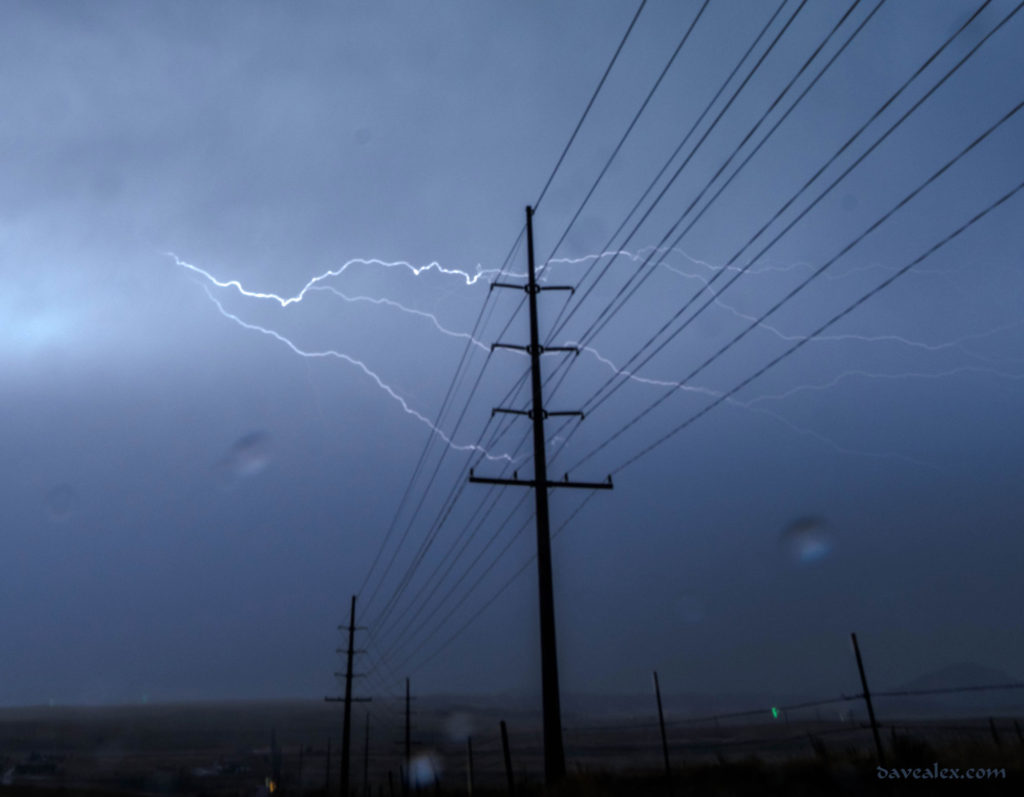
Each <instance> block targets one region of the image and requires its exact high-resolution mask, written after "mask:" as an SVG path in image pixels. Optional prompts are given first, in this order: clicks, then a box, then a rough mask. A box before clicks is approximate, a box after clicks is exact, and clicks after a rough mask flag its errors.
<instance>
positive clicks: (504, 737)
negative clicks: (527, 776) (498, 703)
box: [501, 720, 516, 794]
mask: <svg viewBox="0 0 1024 797" xmlns="http://www.w3.org/2000/svg"><path fill="white" fill-rule="evenodd" d="M501 750H502V753H503V754H504V756H505V778H506V780H507V781H508V793H509V794H515V793H516V777H515V775H514V774H512V754H511V753H510V752H509V749H508V728H507V727H506V726H505V720H502V721H501Z"/></svg>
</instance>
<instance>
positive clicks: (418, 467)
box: [356, 225, 526, 608]
mask: <svg viewBox="0 0 1024 797" xmlns="http://www.w3.org/2000/svg"><path fill="white" fill-rule="evenodd" d="M525 233H526V226H525V225H524V226H523V228H522V229H521V230H520V231H519V235H518V236H516V240H515V241H514V242H513V244H512V246H511V248H510V249H509V252H508V254H507V255H506V256H505V260H504V262H503V263H502V266H501V269H500V270H499V273H501V272H503V271H504V270H505V268H506V267H507V266H508V264H509V262H510V261H511V260H512V258H513V257H514V256H515V253H516V251H518V249H519V246H520V245H521V244H522V240H523V236H524V235H525ZM489 299H490V292H488V295H487V296H486V297H484V303H483V305H482V306H481V308H480V313H479V314H478V315H477V319H476V322H475V323H474V324H473V329H472V331H471V332H470V334H469V338H468V339H467V340H466V347H465V349H463V352H462V356H461V357H460V359H459V364H458V365H457V366H456V369H455V375H454V376H453V377H452V380H451V382H450V383H449V386H448V390H447V392H446V393H445V397H444V399H443V400H442V402H441V407H440V409H439V410H438V413H437V419H436V422H435V423H434V426H435V427H438V426H439V425H440V423H441V419H442V417H443V416H444V413H445V411H446V409H447V407H448V402H449V400H450V399H451V396H452V394H453V391H454V388H455V384H456V381H457V379H458V375H459V372H460V371H461V370H462V367H463V365H464V364H465V362H466V358H467V357H468V355H469V351H470V349H471V347H472V346H473V340H474V337H475V335H476V332H477V329H478V328H479V327H480V325H481V323H482V321H483V318H484V314H485V311H486V309H487V307H488V304H489V301H488V300H489ZM484 367H486V361H485V363H484ZM481 373H482V371H481ZM433 440H434V434H433V431H431V433H430V435H429V436H428V437H427V441H426V444H425V445H424V447H423V451H422V452H421V453H420V456H419V459H418V460H417V462H416V466H415V467H414V468H413V473H412V476H411V477H410V479H409V482H408V484H407V485H406V487H405V490H404V492H403V493H402V498H401V499H400V500H399V503H398V506H397V508H396V509H395V514H394V516H393V517H392V519H391V523H390V524H389V525H388V529H387V532H386V533H385V534H384V539H383V540H381V544H380V546H379V547H378V549H377V553H376V555H375V556H374V558H373V562H372V563H371V564H370V568H369V570H367V571H366V576H365V577H364V578H363V583H362V584H361V585H360V587H359V589H358V590H357V593H356V594H357V595H361V594H362V593H363V591H364V590H365V589H366V585H367V584H368V583H369V581H370V577H371V576H372V575H373V571H374V569H375V568H376V567H377V564H378V562H379V561H380V557H381V556H382V554H383V553H384V550H385V549H386V547H387V543H388V540H389V539H390V537H391V534H392V533H393V532H394V530H395V527H396V526H397V524H398V518H399V517H400V515H401V512H402V509H403V508H404V506H405V503H406V501H407V500H408V498H409V496H410V494H411V491H412V487H413V484H414V483H415V482H416V479H417V478H418V476H419V473H420V470H421V469H422V467H423V464H424V462H425V461H426V457H427V453H428V451H429V450H430V446H431V444H432V443H433ZM396 550H397V548H396ZM385 575H386V574H385ZM383 579H384V576H381V579H380V582H378V586H377V589H379V587H380V583H382V582H383ZM377 589H375V590H374V592H373V594H372V595H371V596H370V598H369V600H368V601H367V602H366V608H369V606H370V605H371V604H372V602H373V599H374V597H375V596H376V594H377Z"/></svg>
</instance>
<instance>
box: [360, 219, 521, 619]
mask: <svg viewBox="0 0 1024 797" xmlns="http://www.w3.org/2000/svg"><path fill="white" fill-rule="evenodd" d="M521 238H522V236H520V238H519V239H518V240H521ZM517 247H518V241H517V245H516V247H514V248H513V250H512V252H510V253H509V257H508V258H506V265H507V263H508V260H509V259H510V258H511V256H512V254H514V252H515V251H516V248H517ZM504 268H505V266H503V267H502V271H504ZM485 304H486V300H485ZM521 306H522V302H520V305H519V306H517V308H516V309H515V310H514V311H513V313H512V315H511V316H510V317H509V321H508V322H506V324H505V327H504V329H508V326H509V324H511V322H512V319H513V318H515V315H516V313H518V310H519V307H521ZM475 334H476V329H475V328H474V331H473V333H471V335H470V339H469V342H468V343H467V347H468V346H469V345H471V344H472V343H473V342H474V340H475ZM467 350H468V349H467ZM488 362H490V353H488V358H487V360H486V361H485V363H484V368H482V369H481V370H480V373H479V374H478V376H477V380H476V382H475V383H474V385H473V387H472V389H471V390H470V393H469V395H468V396H467V397H466V401H465V403H464V404H463V408H462V412H461V413H460V414H459V417H458V420H457V421H456V423H455V426H454V428H453V429H452V432H451V435H452V437H454V436H455V434H456V433H457V432H458V430H459V428H460V427H461V425H462V421H463V419H464V418H465V416H466V412H467V411H468V409H469V407H470V404H471V403H472V399H473V396H474V395H475V394H476V391H477V388H478V387H479V385H480V382H481V380H482V379H483V375H484V370H485V368H486V365H487V363H488ZM528 373H529V372H528V371H527V374H528ZM524 381H525V374H524V376H523V377H521V378H520V381H519V382H517V385H519V384H521V383H523V382H524ZM510 393H511V391H510ZM446 398H447V397H446ZM492 420H493V415H492V416H491V418H489V419H488V420H487V423H486V424H485V425H484V429H483V430H482V431H481V432H480V435H479V436H478V439H477V443H476V444H475V446H474V448H476V449H483V448H484V447H483V446H482V445H481V444H482V442H483V438H484V436H485V435H486V433H487V429H488V428H489V426H490V424H491V422H492ZM488 448H489V447H488ZM449 450H450V448H445V449H444V450H443V451H442V453H441V457H440V458H439V460H438V462H437V463H436V465H435V467H434V470H433V472H432V473H431V476H430V478H429V480H428V482H427V486H426V487H425V488H424V490H423V494H422V496H421V498H420V501H419V504H418V505H417V507H416V510H415V511H414V512H413V513H412V516H411V518H410V520H409V523H408V524H407V526H406V529H405V532H404V533H403V534H402V537H401V539H400V540H399V543H398V545H397V546H396V547H395V549H394V551H392V554H391V558H390V559H389V561H388V564H387V567H386V568H385V570H384V573H383V574H382V576H381V578H380V580H379V581H378V585H377V589H378V590H379V588H380V586H381V584H383V582H384V579H385V578H386V576H387V573H388V572H389V571H390V570H391V567H392V566H393V564H394V562H395V560H396V559H397V556H398V552H399V550H401V547H402V545H403V544H404V542H405V540H406V539H407V538H408V535H409V533H410V531H411V530H412V526H413V524H414V523H415V521H416V518H417V516H418V514H419V510H420V509H421V508H422V506H423V503H424V501H425V500H426V497H427V495H428V494H429V491H430V488H431V486H432V485H433V483H434V481H435V479H436V478H437V475H438V473H439V471H440V468H441V464H442V463H443V461H444V459H445V457H446V455H447V453H448V451H449ZM481 456H485V455H484V454H483V453H482V454H481ZM464 467H465V468H468V465H466V466H464ZM463 486H464V485H462V486H460V483H459V481H458V480H457V481H456V482H455V484H454V485H453V486H452V488H451V490H450V491H449V493H448V498H446V499H445V501H444V502H442V505H441V509H440V510H439V518H441V519H440V520H437V519H435V521H434V524H432V525H431V530H430V531H429V532H428V534H427V537H426V538H425V541H424V543H422V544H421V547H420V550H419V551H418V552H417V554H416V556H415V557H414V560H413V564H412V565H411V567H410V569H409V570H407V573H406V576H407V577H405V578H403V579H402V582H401V583H400V585H399V587H398V588H397V589H396V591H395V592H394V593H393V594H392V597H391V598H390V599H389V600H388V602H387V603H386V605H385V607H384V609H382V610H381V612H379V613H378V616H377V618H376V620H375V621H374V622H375V624H376V623H380V622H381V621H382V618H383V617H384V616H386V614H387V613H388V612H389V610H390V608H391V606H392V605H393V602H394V600H396V599H397V597H399V596H400V594H401V592H402V591H404V589H405V586H406V584H407V583H408V578H411V577H412V574H413V573H414V572H415V569H416V567H418V565H419V561H420V560H421V558H422V555H424V554H425V552H426V549H428V548H429V547H430V544H431V543H432V542H433V537H434V536H436V533H438V532H439V531H440V525H438V524H439V523H440V524H441V525H443V522H444V519H445V518H446V517H447V514H448V513H450V512H451V510H452V508H453V507H454V504H455V502H456V501H457V500H458V498H459V496H460V495H461V492H462V487H463ZM453 495H454V498H453ZM446 505H447V507H448V508H447V510H446V509H445V506H446ZM432 535H433V536H432ZM376 593H377V590H375V591H374V595H376ZM373 597H374V596H371V600H372V598H373Z"/></svg>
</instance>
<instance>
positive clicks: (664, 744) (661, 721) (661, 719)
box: [654, 670, 672, 781]
mask: <svg viewBox="0 0 1024 797" xmlns="http://www.w3.org/2000/svg"><path fill="white" fill-rule="evenodd" d="M654 696H655V697H656V698H657V699H658V725H659V726H661V754H662V755H663V756H664V757H665V777H666V778H667V779H668V780H669V781H671V780H672V767H671V765H670V764H669V762H668V740H667V739H666V737H665V714H664V712H663V711H662V710H661V687H660V686H659V685H658V671H657V670H655V671H654Z"/></svg>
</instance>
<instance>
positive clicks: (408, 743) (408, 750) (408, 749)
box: [402, 678, 412, 793]
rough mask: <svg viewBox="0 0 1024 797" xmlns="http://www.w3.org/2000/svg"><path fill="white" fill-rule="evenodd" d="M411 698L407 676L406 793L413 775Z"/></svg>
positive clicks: (404, 780) (404, 781)
mask: <svg viewBox="0 0 1024 797" xmlns="http://www.w3.org/2000/svg"><path fill="white" fill-rule="evenodd" d="M410 700H411V698H410V696H409V679H408V678H406V679H405V778H404V779H403V781H402V782H403V783H405V791H406V793H408V791H409V778H410V777H411V776H412V771H411V770H410V769H409V761H410V758H411V754H412V749H411V748H412V743H411V739H410V735H409V734H410V722H409V701H410Z"/></svg>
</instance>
